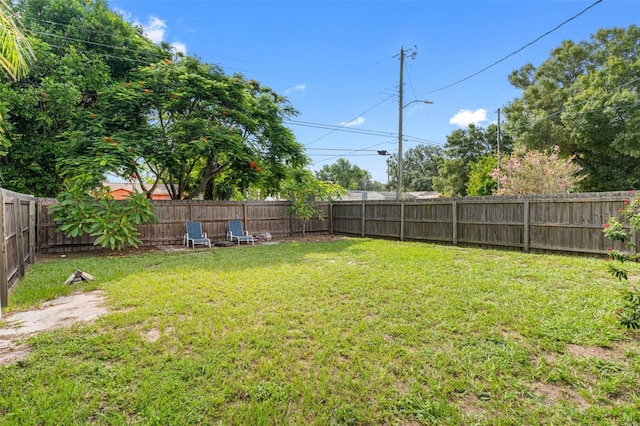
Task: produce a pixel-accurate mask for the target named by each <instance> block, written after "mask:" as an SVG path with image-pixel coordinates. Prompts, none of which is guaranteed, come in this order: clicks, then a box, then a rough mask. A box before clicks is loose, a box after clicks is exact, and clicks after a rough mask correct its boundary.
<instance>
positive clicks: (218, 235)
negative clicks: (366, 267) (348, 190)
mask: <svg viewBox="0 0 640 426" xmlns="http://www.w3.org/2000/svg"><path fill="white" fill-rule="evenodd" d="M55 203H57V201H56V200H55V199H42V200H41V203H40V209H39V210H40V219H41V220H40V232H39V235H40V238H39V243H40V250H41V251H42V252H43V253H64V252H77V251H87V250H92V249H95V248H97V247H95V246H94V245H93V241H94V237H91V236H89V235H83V236H82V237H78V238H66V237H65V236H64V234H63V233H61V232H57V231H56V228H57V226H58V224H56V223H55V222H54V221H53V218H52V216H51V215H50V214H49V210H48V206H50V205H51V204H55ZM151 206H152V208H153V211H154V212H155V214H156V216H157V218H158V222H157V223H154V224H145V225H141V226H139V227H138V230H139V231H140V234H141V235H140V239H141V240H142V246H143V247H155V246H167V245H177V244H182V241H183V236H184V233H185V230H186V229H185V224H186V221H199V222H201V223H202V229H203V231H204V232H206V233H207V236H208V237H209V238H210V239H211V240H212V241H220V240H224V239H225V238H226V235H227V227H228V222H229V221H230V220H241V221H242V222H243V228H244V230H246V231H249V232H250V233H253V234H258V233H265V232H268V233H270V234H271V235H272V236H274V237H290V236H294V235H298V234H301V233H302V223H301V222H300V221H299V220H297V219H294V218H291V217H290V216H289V213H288V208H289V206H290V203H289V202H287V201H263V202H230V201H227V202H225V201H202V200H173V201H172V200H167V201H156V200H154V201H152V202H151ZM321 209H322V210H323V215H324V217H328V216H329V206H328V205H323V206H321ZM306 232H309V233H327V232H330V221H328V220H326V221H321V220H318V219H312V220H311V221H309V223H308V224H307V226H306Z"/></svg>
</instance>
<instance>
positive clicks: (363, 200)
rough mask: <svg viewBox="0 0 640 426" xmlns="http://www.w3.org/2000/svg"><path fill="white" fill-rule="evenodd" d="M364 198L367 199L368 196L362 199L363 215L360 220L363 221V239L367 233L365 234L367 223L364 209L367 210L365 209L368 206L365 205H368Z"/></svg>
mask: <svg viewBox="0 0 640 426" xmlns="http://www.w3.org/2000/svg"><path fill="white" fill-rule="evenodd" d="M364 197H366V195H363V198H362V214H361V218H360V220H361V221H362V232H361V234H360V235H361V236H362V238H364V236H365V232H364V224H365V222H366V220H365V212H364V209H365V207H366V204H365V203H366V200H365V198H364Z"/></svg>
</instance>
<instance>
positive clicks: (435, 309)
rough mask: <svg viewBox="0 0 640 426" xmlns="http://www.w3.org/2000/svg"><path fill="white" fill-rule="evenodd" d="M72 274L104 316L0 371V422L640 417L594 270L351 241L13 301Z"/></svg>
mask: <svg viewBox="0 0 640 426" xmlns="http://www.w3.org/2000/svg"><path fill="white" fill-rule="evenodd" d="M76 268H79V269H82V270H85V271H87V272H89V273H90V274H92V275H94V276H96V278H97V281H95V282H92V283H91V284H89V285H86V286H85V287H81V288H83V289H86V290H88V289H94V288H99V289H103V290H105V291H106V292H107V294H108V305H109V307H110V309H111V312H110V313H109V314H108V315H105V316H103V317H101V318H100V319H98V320H97V321H96V322H95V323H93V324H77V325H74V326H72V327H71V328H68V329H62V330H57V331H53V332H49V333H44V334H42V335H39V336H35V337H32V338H29V339H28V342H29V343H30V344H31V345H32V352H31V354H30V356H29V357H28V358H27V359H26V360H24V361H21V362H18V363H16V364H14V365H11V366H7V367H0V424H21V425H22V424H25V425H28V424H64V425H72V424H87V423H90V424H100V425H103V424H104V425H110V424H145V425H147V424H151V425H183V424H216V423H220V424H249V425H261V424H264V425H267V424H287V425H289V424H297V425H309V424H317V425H331V424H354V425H355V424H389V425H395V424H397V425H412V424H450V425H459V424H462V425H465V424H467V425H472V424H474V425H475V424H487V425H495V424H504V425H508V424H513V425H520V424H532V425H534V424H535V425H538V424H562V423H569V424H619V425H638V424H640V386H639V385H638V384H639V383H640V342H639V340H638V337H637V336H634V335H631V334H628V333H626V331H625V330H623V329H621V328H620V326H619V325H618V324H617V322H616V320H615V319H614V318H613V311H614V309H615V306H616V303H617V301H616V300H615V297H616V294H617V293H616V288H617V287H616V286H617V285H619V284H618V283H616V282H615V281H613V280H612V279H611V278H610V277H609V276H608V275H607V272H606V268H605V266H604V261H603V260H597V259H589V258H577V257H562V256H546V255H535V254H528V255H527V254H521V253H511V252H500V251H486V250H479V249H464V248H455V247H443V246H433V245H427V244H420V243H401V242H390V241H375V240H358V239H346V240H340V241H336V242H330V243H328V242H325V243H283V244H280V245H269V246H255V247H251V246H249V247H241V248H237V247H235V248H228V249H217V250H204V249H201V250H196V251H195V252H189V253H169V254H166V253H153V254H146V255H140V256H128V257H113V258H107V257H105V258H98V257H84V258H76V259H61V260H55V261H48V262H43V263H40V264H36V265H34V266H33V267H32V268H31V269H30V271H29V272H28V274H27V276H26V277H25V278H24V279H23V281H22V282H21V283H20V284H19V285H18V287H17V289H16V290H15V291H14V292H13V293H12V294H11V299H10V301H11V304H12V305H11V306H10V309H12V310H17V309H23V308H26V307H28V306H31V305H37V304H38V303H39V302H42V301H43V300H46V299H48V298H52V297H54V296H57V295H61V294H65V293H67V292H69V291H70V289H71V287H72V286H64V285H63V284H61V283H63V282H64V280H65V279H66V277H67V276H68V275H69V274H70V273H71V272H73V271H74V270H75V269H76ZM76 286H77V285H76ZM81 286H82V285H81ZM151 334H154V335H155V336H158V338H157V340H154V339H150V338H149V336H150V335H151ZM581 351H582V352H581Z"/></svg>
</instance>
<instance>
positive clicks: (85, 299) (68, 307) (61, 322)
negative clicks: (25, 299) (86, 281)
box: [0, 291, 108, 365]
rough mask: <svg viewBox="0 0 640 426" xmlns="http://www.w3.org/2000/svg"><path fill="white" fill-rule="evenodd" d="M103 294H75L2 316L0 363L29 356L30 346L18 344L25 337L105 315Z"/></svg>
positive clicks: (8, 362)
mask: <svg viewBox="0 0 640 426" xmlns="http://www.w3.org/2000/svg"><path fill="white" fill-rule="evenodd" d="M105 296H106V295H105V293H104V292H103V291H91V292H87V293H74V294H71V295H69V296H64V297H60V298H58V299H55V300H51V301H48V302H45V303H43V304H42V307H41V308H40V309H34V310H30V311H23V312H14V313H10V314H6V315H3V316H2V323H1V325H2V327H0V365H8V364H12V363H14V362H17V361H20V360H22V359H24V358H26V357H27V355H29V350H30V347H29V345H28V344H24V343H21V340H22V339H24V338H25V337H29V336H32V335H34V334H37V333H41V332H43V331H48V330H53V329H56V328H60V327H67V326H69V325H71V324H74V323H76V322H80V321H92V320H94V319H95V318H97V317H98V316H100V315H103V314H106V313H107V312H108V310H107V308H106V307H105V306H104V302H105Z"/></svg>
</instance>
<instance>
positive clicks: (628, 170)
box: [505, 25, 640, 191]
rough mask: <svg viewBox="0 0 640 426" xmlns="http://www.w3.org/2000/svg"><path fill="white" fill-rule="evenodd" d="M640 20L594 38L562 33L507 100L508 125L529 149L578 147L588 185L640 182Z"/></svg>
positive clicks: (570, 150) (570, 151) (526, 69)
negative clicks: (565, 37) (568, 36)
mask: <svg viewBox="0 0 640 426" xmlns="http://www.w3.org/2000/svg"><path fill="white" fill-rule="evenodd" d="M639 49H640V28H638V27H637V26H635V25H631V26H630V27H629V28H627V29H622V28H613V29H602V30H599V31H598V32H597V33H596V34H594V35H593V36H592V37H591V40H590V41H582V42H578V43H576V42H573V41H564V42H563V43H562V44H561V46H560V47H558V48H556V49H554V50H553V51H552V52H551V55H550V57H549V59H547V60H546V61H545V62H543V63H542V64H541V65H540V66H539V67H537V68H536V67H535V66H534V65H532V64H526V65H525V66H523V67H522V68H520V69H519V70H517V71H515V72H513V73H512V74H511V75H510V77H509V79H510V81H511V83H512V84H513V85H514V86H515V87H517V88H519V89H522V91H523V93H522V96H521V97H520V98H518V99H516V100H514V101H513V102H511V103H510V104H509V105H508V106H507V107H506V108H505V113H506V116H507V123H506V126H507V129H508V132H509V133H510V134H511V135H512V136H513V137H514V138H515V139H517V140H518V143H520V144H523V145H524V146H526V147H527V148H529V149H536V150H548V149H550V148H551V147H552V146H554V145H558V146H559V147H560V153H561V155H563V156H565V157H569V156H572V155H575V161H576V162H577V163H578V164H579V165H580V166H581V167H582V173H583V175H585V178H584V179H583V180H582V182H581V184H580V186H581V189H582V190H586V191H605V190H623V189H628V188H631V187H637V186H638V184H640V152H639V151H638V149H637V140H638V132H639V131H640V123H639V122H640V112H639V111H638V108H637V105H638V102H639V99H640V81H639V80H638V76H639V75H640V71H639V70H640V63H639V62H638V61H639V60H640V56H639Z"/></svg>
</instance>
